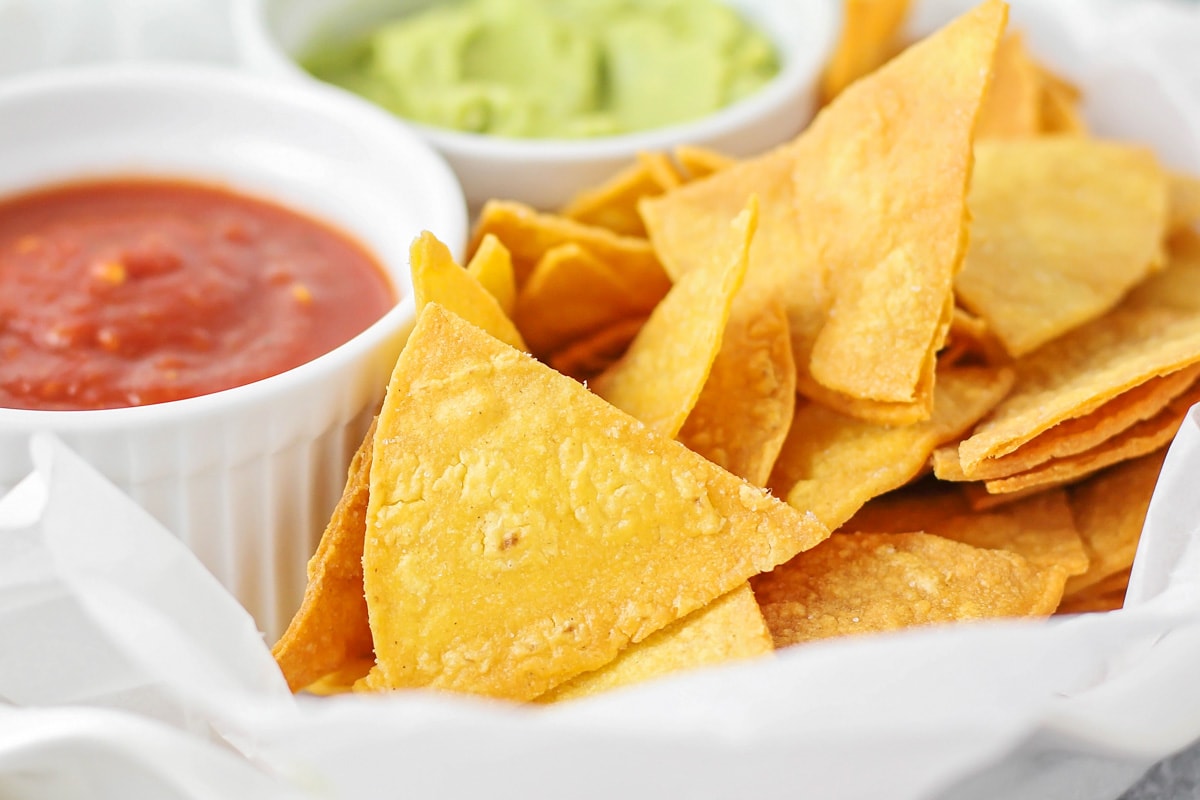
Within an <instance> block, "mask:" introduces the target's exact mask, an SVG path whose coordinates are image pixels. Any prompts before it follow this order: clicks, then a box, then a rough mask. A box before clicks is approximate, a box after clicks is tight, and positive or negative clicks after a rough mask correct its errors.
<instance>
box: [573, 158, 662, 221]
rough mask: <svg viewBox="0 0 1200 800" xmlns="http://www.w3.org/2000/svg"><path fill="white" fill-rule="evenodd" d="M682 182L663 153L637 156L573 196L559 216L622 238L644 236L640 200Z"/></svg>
mask: <svg viewBox="0 0 1200 800" xmlns="http://www.w3.org/2000/svg"><path fill="white" fill-rule="evenodd" d="M681 182H682V179H681V178H680V177H679V173H678V172H676V171H675V168H674V167H673V166H672V165H671V160H670V158H668V157H667V156H666V155H665V154H663V153H639V154H638V157H637V160H636V161H635V162H634V163H633V164H631V165H630V166H628V167H626V168H625V169H623V170H621V171H620V172H618V173H617V174H616V175H614V176H613V177H612V178H611V179H609V180H608V181H606V182H605V183H602V184H601V185H599V186H596V187H594V188H591V189H585V190H584V191H582V192H580V193H579V194H578V195H576V196H575V197H574V198H572V200H571V201H570V202H569V203H567V205H566V206H564V207H563V209H562V212H561V213H562V216H564V217H567V218H568V219H572V220H575V221H576V222H581V223H583V224H585V225H594V226H597V227H601V228H607V229H609V230H611V231H612V232H614V233H617V234H620V235H622V236H645V235H646V227H645V226H644V225H643V224H642V218H641V217H640V216H638V211H637V203H638V200H640V199H641V198H643V197H651V196H653V195H656V194H662V192H663V191H665V190H666V189H669V188H671V187H673V186H678V185H679V184H680V183H681Z"/></svg>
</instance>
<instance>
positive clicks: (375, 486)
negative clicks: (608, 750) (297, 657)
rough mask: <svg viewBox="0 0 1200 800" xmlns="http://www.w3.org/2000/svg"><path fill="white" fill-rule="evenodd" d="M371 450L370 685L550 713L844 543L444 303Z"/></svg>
mask: <svg viewBox="0 0 1200 800" xmlns="http://www.w3.org/2000/svg"><path fill="white" fill-rule="evenodd" d="M374 453H375V460H374V463H373V466H372V470H371V496H370V503H369V506H368V509H367V535H366V543H365V547H364V556H363V570H364V586H365V589H366V595H367V607H368V609H369V613H370V622H371V632H372V634H373V638H374V641H375V653H376V659H377V663H376V667H375V669H373V670H372V672H371V674H370V675H368V677H367V678H366V680H365V685H366V687H367V688H372V689H387V688H397V687H419V686H428V687H431V688H439V689H447V690H454V691H462V692H471V693H476V694H486V695H491V696H495V697H501V698H509V699H514V700H529V699H532V698H535V697H537V696H539V695H542V694H544V693H545V692H546V691H548V690H550V689H551V688H553V687H554V686H556V685H558V684H560V683H562V682H564V681H566V680H568V679H570V678H572V677H574V676H575V675H578V674H581V673H583V672H586V671H589V670H592V669H596V668H598V667H600V666H602V665H604V664H606V663H608V662H609V661H611V660H613V659H614V658H615V657H616V656H617V654H618V653H619V652H620V651H621V650H622V649H623V648H624V647H625V646H626V645H628V644H630V643H632V642H638V641H641V640H642V639H645V638H646V637H647V636H649V635H650V634H652V633H653V632H654V631H656V630H660V629H661V628H663V627H665V626H666V625H668V624H669V623H671V622H672V621H674V620H675V619H679V618H681V617H683V616H685V615H687V614H689V613H691V612H692V611H694V610H696V609H698V608H701V607H702V606H704V605H706V604H708V603H709V602H711V601H713V600H715V599H716V598H717V597H719V596H721V595H723V594H726V593H728V592H730V591H732V590H733V589H735V588H737V587H738V586H739V585H740V584H741V583H743V582H745V581H746V580H747V579H748V578H749V577H750V576H751V575H754V574H757V573H759V572H762V571H765V570H768V569H771V568H772V567H774V566H775V565H776V564H778V563H779V562H781V561H783V560H786V559H788V558H790V557H791V556H792V555H794V554H795V553H798V552H800V551H802V550H806V549H808V548H810V547H812V546H813V545H815V544H816V543H818V542H820V541H822V540H823V539H824V538H826V537H827V535H828V531H827V530H826V529H825V528H824V527H823V526H822V525H821V524H820V523H819V522H817V521H816V519H815V518H814V517H813V516H812V515H811V514H805V513H801V512H798V511H796V510H795V509H793V508H790V507H789V506H787V505H786V504H784V503H782V502H780V501H778V500H776V499H774V498H772V497H771V496H770V495H769V494H768V493H766V492H765V491H763V490H760V489H757V488H755V487H752V486H750V485H749V484H747V483H746V482H745V481H743V480H741V479H740V478H737V477H735V476H733V475H730V474H729V473H728V472H725V471H724V470H722V469H720V468H719V467H716V466H715V465H713V464H711V463H710V462H709V461H707V460H705V459H704V458H702V457H701V456H698V455H696V454H695V453H692V452H691V451H689V450H688V449H687V448H685V447H684V446H683V445H681V444H679V443H678V442H675V441H672V440H669V439H665V438H663V437H661V436H657V435H655V434H653V433H652V432H650V431H649V430H647V429H646V427H645V426H644V425H642V424H641V423H639V422H637V421H636V420H634V419H633V418H631V417H629V416H628V415H626V414H624V413H622V412H620V411H619V410H617V409H615V408H613V407H612V406H611V405H609V404H608V403H607V402H605V401H604V400H602V399H601V398H599V397H597V396H595V395H593V394H591V393H590V392H588V391H587V390H586V389H584V388H583V387H582V386H580V385H579V384H578V383H577V382H575V381H573V380H571V379H570V378H567V377H565V376H563V375H560V374H558V373H556V372H554V371H553V370H552V369H550V368H548V367H546V366H544V365H543V364H540V363H538V362H537V361H535V360H533V359H532V358H530V357H529V356H527V355H525V354H523V353H520V352H519V351H516V350H514V349H512V348H510V347H507V346H506V345H504V344H502V343H500V342H499V341H497V340H496V339H494V338H493V337H490V336H487V335H486V334H484V333H483V332H481V331H480V330H479V329H478V328H476V327H474V326H473V325H470V324H469V323H466V322H464V321H462V320H461V319H460V318H458V317H456V316H454V315H453V314H451V313H449V312H447V311H445V310H444V309H442V308H440V307H439V306H436V305H433V304H431V305H428V306H426V307H425V309H424V310H423V311H422V313H421V316H420V318H419V319H418V321H417V325H416V327H415V329H414V331H413V333H412V335H411V337H410V338H409V341H408V344H407V346H406V347H405V349H404V351H403V353H402V354H401V356H400V359H399V360H398V361H397V364H396V369H395V371H394V373H393V375H392V380H391V382H390V383H389V385H388V391H387V398H386V399H385V401H384V406H383V410H382V411H381V412H380V416H379V426H378V429H377V431H376V436H375V451H374Z"/></svg>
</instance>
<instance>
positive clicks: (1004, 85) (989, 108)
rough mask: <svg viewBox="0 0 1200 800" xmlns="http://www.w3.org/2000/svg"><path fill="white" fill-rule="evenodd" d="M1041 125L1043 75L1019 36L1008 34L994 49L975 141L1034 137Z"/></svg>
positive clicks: (1017, 34) (1039, 130)
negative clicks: (992, 67) (994, 57)
mask: <svg viewBox="0 0 1200 800" xmlns="http://www.w3.org/2000/svg"><path fill="white" fill-rule="evenodd" d="M1041 125H1042V74H1041V70H1039V69H1038V66H1037V64H1036V63H1034V61H1033V58H1032V57H1031V56H1030V54H1029V50H1028V48H1026V47H1025V38H1024V37H1023V36H1021V34H1020V33H1010V34H1009V35H1008V36H1005V37H1004V38H1003V39H1001V40H1000V46H999V47H997V48H996V63H995V68H994V71H993V74H992V84H991V86H990V87H989V88H988V92H987V96H986V97H985V98H984V103H983V108H982V109H980V112H979V125H978V128H977V129H976V132H975V136H976V138H977V139H1020V138H1024V137H1028V136H1036V135H1037V134H1038V133H1040V132H1041Z"/></svg>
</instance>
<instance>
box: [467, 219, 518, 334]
mask: <svg viewBox="0 0 1200 800" xmlns="http://www.w3.org/2000/svg"><path fill="white" fill-rule="evenodd" d="M467 272H468V273H469V274H470V276H471V277H472V278H474V279H475V280H477V281H479V285H480V286H482V287H483V288H484V289H487V290H488V294H490V295H491V296H492V297H494V298H496V302H497V303H499V304H500V309H501V310H502V311H503V312H504V314H505V316H507V317H512V315H513V309H514V308H515V307H516V303H517V282H516V278H515V277H513V265H512V256H510V255H509V254H508V250H507V249H506V248H505V247H504V245H503V244H501V243H500V240H499V239H497V238H496V237H495V236H493V235H491V234H488V235H486V236H484V237H483V239H482V240H481V241H480V242H479V247H478V249H476V250H475V255H473V256H471V260H470V261H469V262H467Z"/></svg>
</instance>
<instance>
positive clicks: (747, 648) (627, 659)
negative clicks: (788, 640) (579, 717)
mask: <svg viewBox="0 0 1200 800" xmlns="http://www.w3.org/2000/svg"><path fill="white" fill-rule="evenodd" d="M774 649H775V648H774V647H773V646H772V644H771V633H770V631H768V630H767V624H766V622H764V621H763V617H762V612H761V611H759V610H758V603H757V602H756V601H755V599H754V593H753V592H752V591H750V584H748V583H743V584H742V585H741V587H739V588H737V589H734V590H733V591H732V592H730V593H729V594H727V595H725V596H724V597H721V598H718V599H716V600H714V601H713V602H711V603H709V604H708V605H706V606H705V607H704V608H701V609H700V610H698V611H693V612H692V613H691V614H688V615H687V616H686V617H684V618H683V619H681V620H678V621H677V622H673V623H671V624H670V625H668V626H667V627H665V628H663V629H662V630H661V631H659V632H657V633H654V634H651V635H650V636H648V637H646V638H645V639H643V640H642V641H640V642H638V643H637V644H635V645H633V646H632V647H629V648H627V649H626V650H623V651H622V652H621V654H620V655H619V656H617V658H616V660H614V661H611V662H609V663H608V664H606V665H605V666H603V667H601V668H600V669H598V670H594V671H592V672H585V673H583V674H582V675H579V676H577V677H575V678H572V679H571V680H569V681H567V682H566V683H563V684H560V685H559V686H557V687H555V688H553V689H551V690H550V691H549V692H547V693H546V694H544V695H542V696H541V697H539V698H537V700H538V702H539V703H558V702H562V701H563V700H578V699H579V698H582V697H590V696H592V695H596V694H600V693H602V692H607V691H610V690H612V689H617V688H620V687H622V686H631V685H633V684H635V683H644V682H645V681H649V680H653V679H654V678H660V677H663V676H665V675H670V674H674V673H678V672H683V671H685V670H690V669H697V668H699V667H707V666H712V665H715V664H722V663H725V662H728V661H735V660H740V659H746V658H755V657H757V656H763V655H767V654H768V653H771V652H772V651H774Z"/></svg>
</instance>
